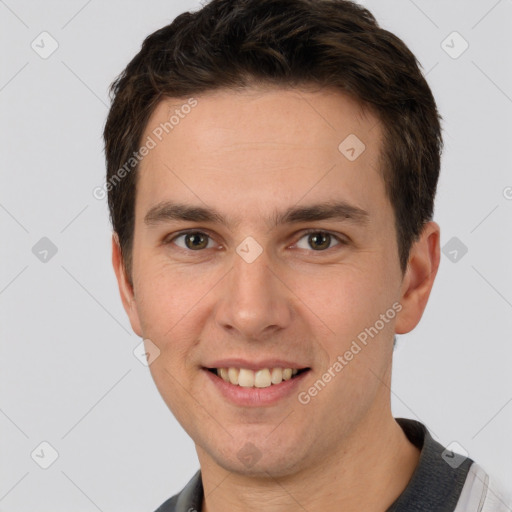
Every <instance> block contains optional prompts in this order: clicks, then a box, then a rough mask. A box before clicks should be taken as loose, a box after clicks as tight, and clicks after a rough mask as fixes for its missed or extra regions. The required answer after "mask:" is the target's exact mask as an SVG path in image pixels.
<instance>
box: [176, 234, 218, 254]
mask: <svg viewBox="0 0 512 512" xmlns="http://www.w3.org/2000/svg"><path fill="white" fill-rule="evenodd" d="M180 239H183V242H182V243H178V242H177V240H180ZM171 242H174V243H175V244H176V245H177V246H178V247H181V248H182V249H185V250H186V249H189V250H191V251H198V250H201V249H211V248H212V247H213V246H214V245H215V244H214V243H213V241H212V240H211V238H210V236H209V235H207V234H206V233H203V232H202V231H188V232H186V233H181V234H179V235H177V236H175V237H174V238H172V239H170V240H168V241H167V242H166V243H167V244H170V243H171ZM209 242H211V244H212V245H208V244H209Z"/></svg>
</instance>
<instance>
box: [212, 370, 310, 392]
mask: <svg viewBox="0 0 512 512" xmlns="http://www.w3.org/2000/svg"><path fill="white" fill-rule="evenodd" d="M204 369H205V370H207V371H209V372H210V373H212V374H214V375H215V376H216V377H218V378H220V379H222V380H223V381H224V382H226V383H228V384H231V385H233V386H236V387H243V388H269V387H271V386H272V387H274V386H278V385H279V384H281V383H283V382H285V381H288V380H293V379H296V378H297V377H298V376H299V375H301V374H303V373H305V372H308V371H310V370H311V368H261V369H258V370H251V369H249V368H236V367H229V368H204Z"/></svg>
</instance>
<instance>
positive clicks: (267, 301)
mask: <svg viewBox="0 0 512 512" xmlns="http://www.w3.org/2000/svg"><path fill="white" fill-rule="evenodd" d="M222 283H223V284H222V286H221V287H220V289H219V297H220V299H219V301H218V304H217V308H216V315H215V317H216V321H217V324H218V325H220V326H221V327H222V328H223V329H224V330H227V331H230V332H231V334H236V335H237V336H238V337H239V338H241V339H247V340H253V341H254V340H263V339H266V338H267V337H269V336H270V337H271V336H273V335H275V334H276V333H277V332H278V331H280V330H282V329H285V328H286V327H287V326H289V325H290V321H291V318H292V309H291V308H292V297H293V293H292V292H291V291H290V289H289V288H288V287H287V286H286V284H285V279H284V276H280V275H279V270H278V267H277V265H272V262H271V261H270V259H269V258H268V257H267V253H266V252H265V251H263V252H262V253H261V254H260V255H259V256H258V257H257V258H256V259H255V260H254V261H252V262H250V263H249V262H247V261H246V260H244V259H243V258H242V257H240V256H239V255H238V254H237V253H236V254H234V258H233V267H232V269H231V270H230V272H229V273H228V274H227V276H226V278H225V279H223V280H222Z"/></svg>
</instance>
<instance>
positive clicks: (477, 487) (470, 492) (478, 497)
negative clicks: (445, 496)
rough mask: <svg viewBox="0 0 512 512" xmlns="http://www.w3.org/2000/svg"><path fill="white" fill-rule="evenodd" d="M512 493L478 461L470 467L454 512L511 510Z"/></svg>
mask: <svg viewBox="0 0 512 512" xmlns="http://www.w3.org/2000/svg"><path fill="white" fill-rule="evenodd" d="M511 510H512V495H511V493H510V491H508V490H505V489H504V488H503V487H502V486H501V484H500V483H498V482H497V481H496V480H495V479H493V478H492V477H491V476H489V474H487V473H486V471H485V470H484V469H483V468H482V467H481V466H480V465H479V464H477V463H476V462H473V464H471V467H470V468H469V471H468V475H467V477H466V481H465V483H464V487H463V488H462V492H461V495H460V498H459V501H458V502H457V506H456V508H455V510H454V512H473V511H474V512H510V511H511Z"/></svg>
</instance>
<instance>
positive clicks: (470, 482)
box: [155, 418, 512, 512]
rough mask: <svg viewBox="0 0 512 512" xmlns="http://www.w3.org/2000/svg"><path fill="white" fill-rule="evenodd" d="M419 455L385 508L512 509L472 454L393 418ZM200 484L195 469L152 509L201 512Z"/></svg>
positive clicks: (408, 511) (406, 511) (392, 511)
mask: <svg viewBox="0 0 512 512" xmlns="http://www.w3.org/2000/svg"><path fill="white" fill-rule="evenodd" d="M395 419H396V421H397V423H398V424H399V425H400V427H401V428H402V430H403V431H404V433H405V435H406V436H407V438H408V439H409V441H410V442H411V443H413V444H414V445H415V446H417V447H418V448H419V449H420V450H421V453H420V458H419V462H418V465H417V466H416V468H415V470H414V472H413V474H412V476H411V479H410V481H409V483H408V484H407V487H406V488H405V489H404V490H403V492H402V493H401V494H400V495H399V496H398V497H397V499H396V500H395V501H394V502H393V503H392V504H391V506H390V507H388V509H387V510H386V512H512V499H511V498H510V496H509V495H505V493H504V492H503V490H502V489H501V488H500V487H499V486H498V485H495V484H494V482H492V483H491V481H490V478H489V475H488V474H487V473H486V472H485V471H484V470H483V469H482V467H480V466H479V465H478V464H477V463H476V462H474V461H473V460H472V459H471V458H469V457H465V456H464V455H462V454H459V453H457V452H453V451H451V450H449V449H447V448H445V447H444V446H443V445H441V444H440V443H439V442H437V441H436V440H435V439H433V438H432V436H431V434H430V432H429V431H428V429H427V428H426V426H425V425H424V424H423V423H421V422H419V421H416V420H412V419H407V418H395ZM202 501H203V485H202V481H201V470H198V471H197V472H196V473H195V475H194V476H193V477H192V478H191V479H190V481H189V482H188V483H187V485H186V486H185V487H184V488H183V489H182V490H181V491H180V492H179V493H178V494H176V495H174V496H173V497H172V498H169V499H168V500H167V501H166V502H164V503H163V504H162V505H161V506H160V507H159V508H158V509H157V510H156V511H155V512H201V508H202Z"/></svg>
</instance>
